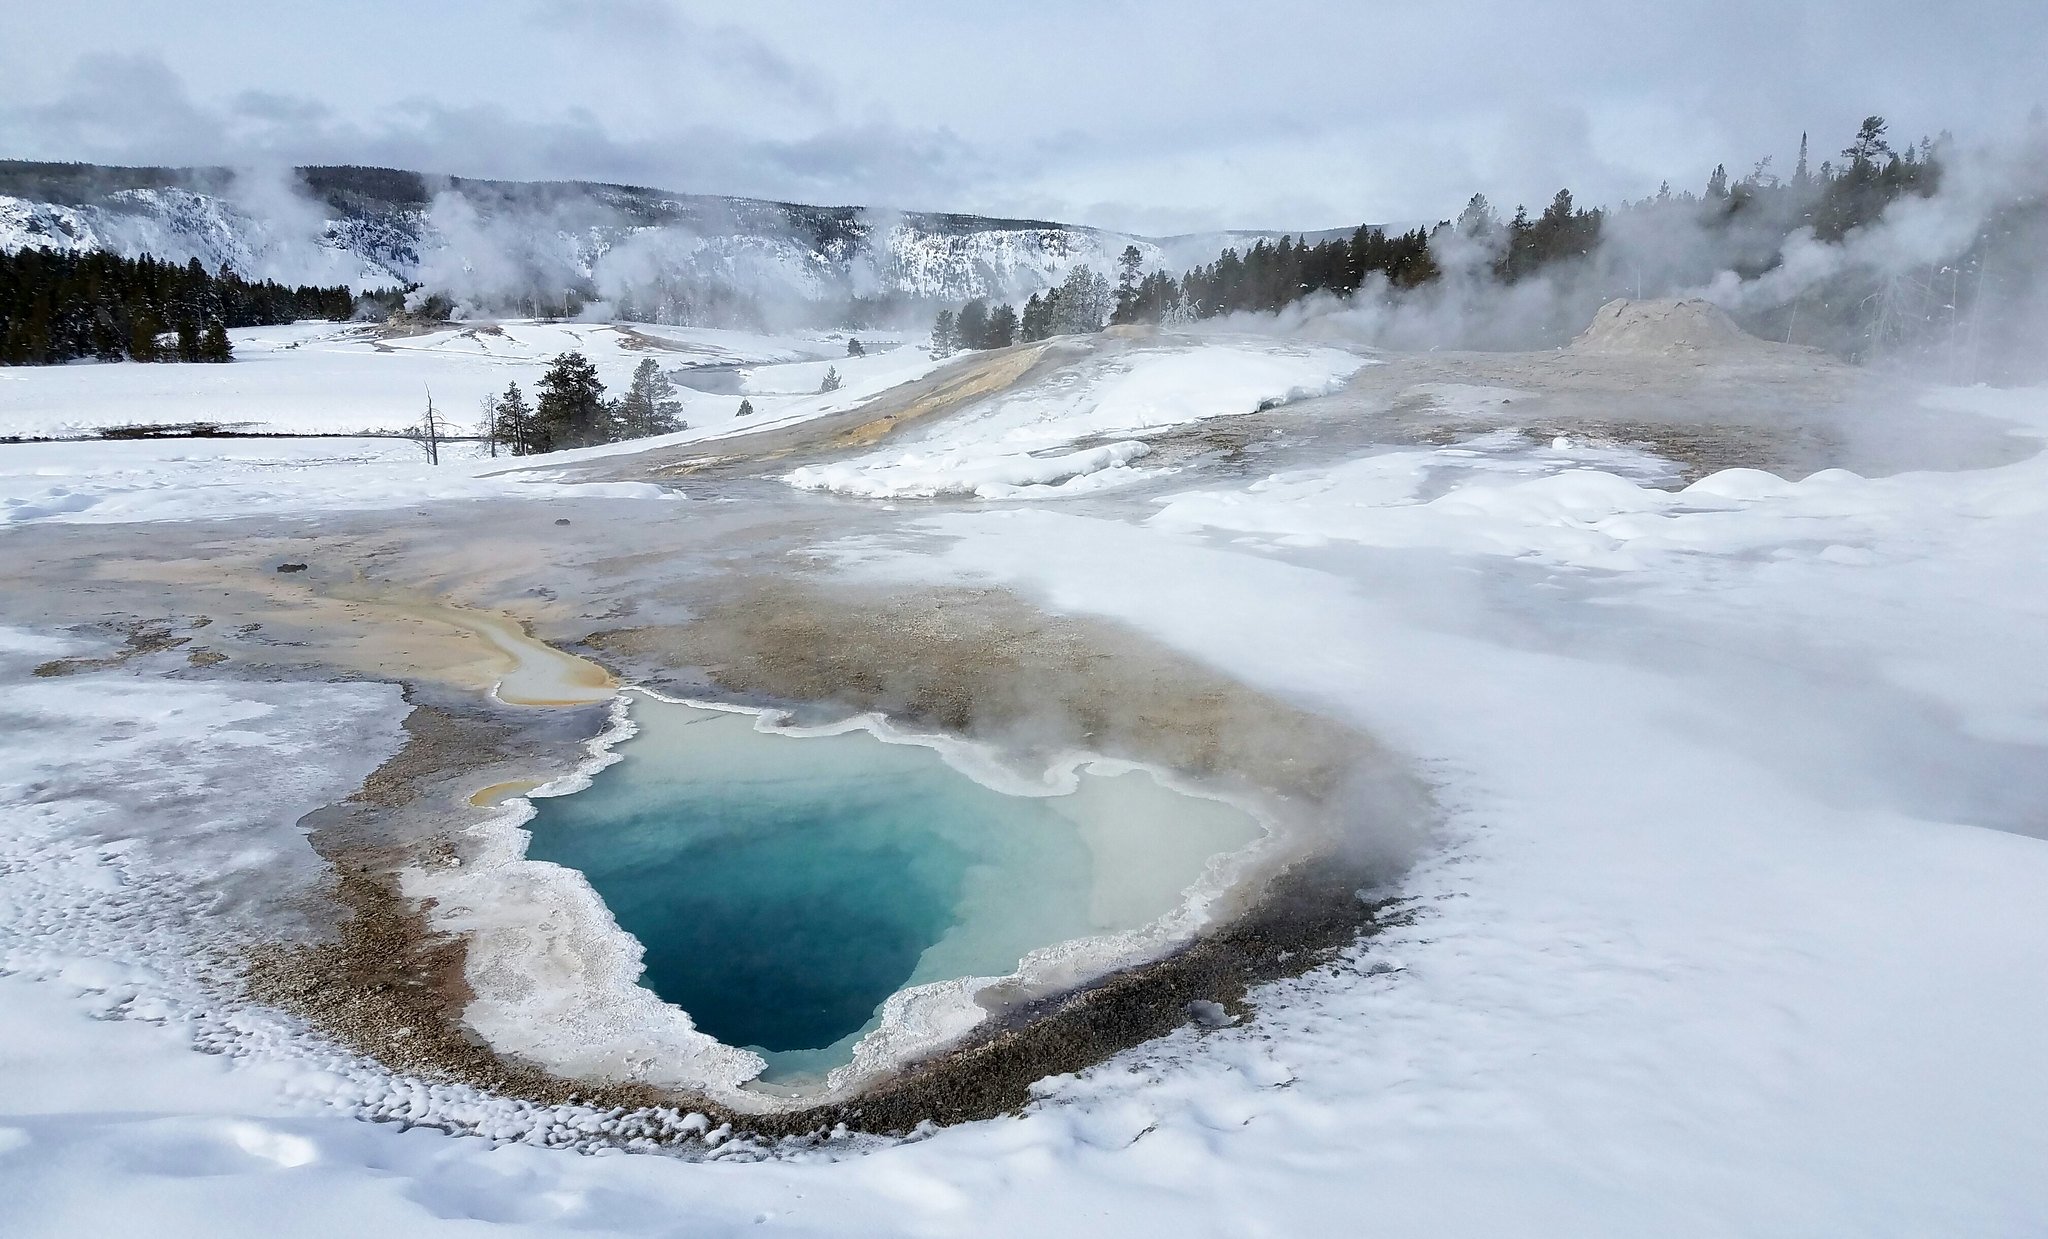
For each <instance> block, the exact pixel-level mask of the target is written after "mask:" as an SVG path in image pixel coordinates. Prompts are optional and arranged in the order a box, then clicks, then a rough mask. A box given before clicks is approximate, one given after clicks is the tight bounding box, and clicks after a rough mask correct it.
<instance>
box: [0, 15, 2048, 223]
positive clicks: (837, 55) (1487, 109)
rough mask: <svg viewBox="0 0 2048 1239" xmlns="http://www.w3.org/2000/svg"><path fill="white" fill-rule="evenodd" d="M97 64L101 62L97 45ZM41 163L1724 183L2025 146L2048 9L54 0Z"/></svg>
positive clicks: (10, 92) (38, 29) (1060, 207)
mask: <svg viewBox="0 0 2048 1239" xmlns="http://www.w3.org/2000/svg"><path fill="white" fill-rule="evenodd" d="M88 27H89V28H91V29H92V30H93V31H94V41H93V46H94V48H95V49H96V50H95V51H94V52H91V53H87V54H84V55H80V56H77V57H76V58H74V59H67V58H66V57H65V56H64V55H63V54H55V55H53V49H54V50H56V51H58V52H59V53H61V52H62V51H63V50H64V49H69V48H71V47H73V46H76V39H77V31H78V30H80V29H84V28H88ZM9 33H10V36H11V37H10V38H9V39H8V40H7V41H6V42H5V43H4V44H0V143H4V144H5V148H6V150H7V151H8V153H10V154H16V155H32V156H36V157H43V158H73V159H102V160H104V159H121V160H126V161H131V162H144V163H159V162H192V161H209V162H225V163H241V162H246V161H247V160H248V159H250V158H254V157H262V158H269V159H277V160H287V161H309V162H323V163H335V162H349V163H373V162H374V163H399V164H408V165H412V166H416V167H420V168H422V169H424V170H430V171H450V172H459V173H463V174H466V175H473V176H513V177H543V178H549V177H556V178H564V177H594V178H599V179H605V180H616V181H642V182H653V183H657V184H661V185H663V186H666V187H670V188H675V189H681V190H691V191H699V192H708V193H734V194H753V195H762V196H768V197H777V198H793V199H813V200H817V199H822V200H827V201H832V202H840V203H863V204H872V205H881V206H894V207H923V208H938V209H953V210H963V211H980V212H984V213H991V214H1004V215H1029V216H1039V217H1052V218H1060V219H1069V220H1078V221H1079V222H1086V223H1095V224H1100V225H1105V226H1110V227H1127V228H1139V229H1144V230H1148V231H1185V230H1197V229H1202V228H1208V227H1219V226H1229V227H1284V228H1319V227H1329V226H1334V225H1339V224H1344V223H1350V222H1357V221H1360V220H1374V221H1406V220H1422V219H1435V218H1440V217H1442V216H1443V215H1445V214H1448V213H1450V212H1453V211H1455V210H1456V209H1457V207H1458V205H1459V204H1460V203H1462V202H1463V200H1464V199H1465V197H1466V196H1468V195H1469V194H1470V193H1472V192H1474V191H1475V190H1476V191H1483V192H1485V193H1486V194H1487V195H1488V196H1489V197H1491V198H1492V199H1494V200H1495V201H1496V202H1499V203H1502V204H1503V205H1504V206H1509V207H1511V206H1512V205H1513V204H1514V203H1516V202H1518V201H1519V202H1528V203H1530V204H1531V205H1532V206H1533V205H1536V204H1539V203H1541V202H1543V201H1545V200H1547V199H1548V198H1549V196H1550V194H1551V193H1553V192H1554V191H1555V190H1556V189H1557V188H1559V187H1560V186H1567V185H1568V186H1570V187H1571V188H1572V189H1573V190H1574V191H1575V192H1576V193H1577V195H1578V196H1579V197H1580V198H1581V199H1582V200H1586V201H1612V200H1614V199H1617V198H1619V197H1623V196H1631V197H1633V196H1640V195H1642V194H1645V193H1649V192H1652V191H1654V189H1655V188H1656V186H1657V184H1658V182H1660V181H1662V180H1664V179H1666V178H1670V179H1671V180H1673V181H1674V182H1675V183H1677V184H1679V185H1681V186H1690V187H1695V188H1696V187H1697V186H1698V185H1699V184H1701V183H1703V182H1704V179H1705V177H1706V174H1707V172H1708V171H1709V170H1710V169H1711V168H1712V167H1713V165H1714V164H1716V163H1727V164H1728V165H1729V166H1730V167H1731V168H1743V169H1746V168H1747V167H1748V166H1749V165H1750V164H1751V163H1753V162H1754V161H1755V160H1756V159H1757V158H1759V157H1761V156H1763V155H1766V154H1774V155H1776V156H1777V157H1778V162H1779V163H1780V164H1784V163H1788V162H1789V161H1790V159H1791V157H1792V154H1793V151H1794V148H1795V147H1796V144H1797V142H1798V136H1799V133H1800V132H1801V131H1803V130H1810V131H1812V132H1813V134H1814V135H1815V140H1816V149H1819V150H1830V149H1833V147H1834V146H1836V145H1838V144H1839V141H1840V140H1842V138H1843V137H1845V136H1846V135H1847V134H1848V133H1849V132H1852V131H1853V129H1854V127H1855V125H1856V122H1857V121H1858V120H1860V119H1861V118H1862V117H1863V116H1864V115H1866V114H1868V113H1871V112H1881V113H1883V114H1885V115H1886V116H1889V117H1890V118H1891V119H1892V120H1893V122H1894V128H1895V131H1897V132H1901V133H1907V134H1912V135H1916V136H1917V135H1918V134H1920V133H1922V132H1932V131H1935V130H1939V129H1942V128H1953V129H1955V130H1956V131H1957V132H1958V133H1959V134H1963V135H1965V136H1971V137H1984V138H1997V137H2000V136H2002V135H2003V134H2006V133H2010V132H2011V131H2012V130H2013V129H2016V128H2017V126H2018V125H2019V124H2020V123H2021V121H2022V119H2023V118H2024V116H2025V115H2026V113H2027V111H2028V110H2029V109H2030V108H2031V107H2032V106H2034V105H2035V104H2037V103H2039V102H2042V101H2043V100H2044V98H2048V93H2044V91H2043V89H2042V87H2041V86H2040V85H2039V84H2038V79H2039V74H2038V70H2037V66H2036V64H2035V61H2036V59H2037V50H2038V49H2039V48H2040V47H2041V46H2043V44H2044V42H2048V8H2044V7H2043V6H2041V5H2039V4H2038V3H2035V2H2032V0H1983V2H1982V3H1976V4H1971V5H1965V6H1946V7H1943V6H1931V5H1927V4H1925V3H1923V2H1921V0H1812V2H1811V3H1806V4H1801V5H1793V6H1788V5H1784V4H1782V3H1765V2H1764V0H1723V2H1722V3H1720V4H1716V5H1643V4H1641V3H1639V2H1632V0H1559V3H1556V4H1549V5H1530V4H1528V3H1526V0H1512V2H1511V0H1445V2H1444V3H1442V4H1436V5H1427V6H1414V5H1410V6H1397V7H1386V6H1350V7H1348V8H1342V7H1340V8H1333V7H1332V6H1330V5H1328V4H1327V3H1322V2H1320V0H1265V3H1263V4H1261V5H1260V6H1259V8H1258V10H1257V12H1256V14H1255V15H1250V16H1248V15H1247V13H1246V11H1245V10H1244V8H1243V7H1242V6H1241V5H1236V4H1229V3H1224V0H1180V2H1179V3H1175V4H1171V5H1169V4H1164V3H1156V4H1140V3H1117V4H1102V3H1099V0H1039V2H1038V3H1035V4H1032V5H1029V6H1017V5H1009V6H995V5H967V4H957V3H940V2H938V0H928V2H918V0H878V2H877V3H874V4H869V5H846V4H843V3H830V4H828V3H824V2H823V0H750V3H748V4H746V5H733V6H709V5H702V4H695V3H683V2H681V0H520V2H518V3H510V2H503V0H497V2H493V0H442V2H440V3H436V4H433V5H407V4H399V3H397V0H353V2H352V3H349V4H345V5H344V4H340V3H336V2H333V0H309V2H307V3H304V4H297V5H291V6H279V5H275V4H259V3H255V2H254V0H218V2H217V3H212V4H208V5H206V6H204V7H200V8H194V7H192V6H186V7H184V8H181V9H178V10H176V11H175V12H173V11H170V10H166V9H164V8H163V7H162V6H159V5H154V4H147V3H143V2H142V0H74V3H71V4H67V5H62V6H57V5H44V6H24V11H23V12H22V13H19V14H10V15H9Z"/></svg>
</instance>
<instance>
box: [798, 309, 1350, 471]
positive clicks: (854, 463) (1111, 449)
mask: <svg viewBox="0 0 2048 1239" xmlns="http://www.w3.org/2000/svg"><path fill="white" fill-rule="evenodd" d="M1366 364H1367V363H1366V361H1365V359H1364V358H1362V357H1358V356H1356V355H1354V354H1351V353H1346V352H1343V351H1341V350H1338V349H1331V348H1304V347H1301V346H1297V345H1290V344H1280V343H1276V342H1272V341H1250V340H1247V341H1236V342H1231V343H1201V344H1197V345H1193V346H1185V345H1183V346H1178V347H1169V348H1151V349H1143V350H1136V351H1133V352H1130V353H1125V354H1118V355H1116V356H1113V357H1111V358H1110V359H1108V360H1106V361H1091V362H1089V363H1086V364H1084V365H1082V366H1079V367H1076V368H1073V369H1070V370H1068V371H1064V372H1062V373H1060V374H1057V375H1054V376H1052V377H1051V378H1049V379H1047V380H1045V381H1043V382H1039V383H1035V384H1032V385H1030V386H1027V387H1021V388H1018V389H1015V390H1012V391H1008V392H1005V393H1003V394H1001V395H999V396H997V397H995V398H993V399H991V400H988V401H985V402H983V403H981V404H979V405H976V406H974V407H972V408H969V409H967V410H965V411H963V412H961V413H959V414H956V415H955V416H953V417H950V418H948V419H947V420H946V421H945V422H943V423H940V424H939V425H937V426H936V427H934V428H933V429H932V430H931V431H929V432H928V433H927V434H925V435H924V436H923V437H922V438H919V439H917V440H915V441H913V442H911V443H909V444H907V445H905V447H903V448H902V449H899V450H894V451H882V452H875V453H870V454H868V455H865V456H857V457H854V458H852V459H850V460H844V461H837V462H833V463H831V464H824V465H807V466H804V467H802V468H799V469H797V470H795V471H794V472H792V473H790V474H788V475H787V476H786V477H785V479H784V480H785V481H787V482H788V483H789V484H790V485H792V486H795V487H797V488H798V489H800V490H824V491H833V492H837V493H839V494H843V495H853V496H857V497H860V498H866V499H899V498H901V499H925V498H936V497H940V496H971V497H974V498H979V499H1014V498H1026V497H1033V496H1037V497H1045V498H1050V497H1054V496H1057V495H1071V494H1075V493H1078V492H1080V491H1083V490H1094V489H1098V488H1100V487H1103V486H1108V485H1114V484H1116V483H1118V482H1122V481H1128V480H1132V479H1135V478H1138V477H1140V476H1144V474H1145V471H1143V470H1139V469H1132V468H1130V467H1129V466H1130V464H1131V462H1132V461H1134V460H1139V459H1141V458H1143V457H1145V456H1147V455H1149V454H1150V452H1151V448H1150V447H1149V446H1148V445H1147V444H1145V443H1144V442H1142V441H1140V440H1139V439H1138V438H1137V437H1136V436H1141V435H1144V434H1147V433H1155V432H1158V431H1161V430H1167V429H1171V428H1173V427H1176V426H1182V425H1186V424H1187V423H1189V422H1196V421H1201V420H1204V419H1206V418H1211V417H1227V416H1230V415H1232V414H1241V413H1250V412H1253V411H1254V410H1257V409H1260V408H1266V407H1270V406H1272V405H1274V404H1282V403H1287V402H1290V401H1294V400H1301V399H1307V398H1310V397H1314V396H1322V395H1327V394H1329V393H1331V392H1334V391H1337V390H1338V389H1340V388H1342V387H1343V386H1344V384H1345V383H1346V382H1347V381H1348V380H1349V379H1350V378H1351V376H1352V375H1353V374H1356V373H1357V372H1358V370H1359V369H1360V367H1362V366H1364V365H1366ZM1103 440H1109V441H1108V442H1103Z"/></svg>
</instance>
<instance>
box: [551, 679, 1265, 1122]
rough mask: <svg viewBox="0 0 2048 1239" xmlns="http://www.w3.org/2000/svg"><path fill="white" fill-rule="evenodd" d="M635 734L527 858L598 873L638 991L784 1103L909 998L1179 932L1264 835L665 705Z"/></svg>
mask: <svg viewBox="0 0 2048 1239" xmlns="http://www.w3.org/2000/svg"><path fill="white" fill-rule="evenodd" d="M633 718H634V721H635V723H636V725H637V728H638V730H637V734H635V735H634V736H633V737H632V738H631V739H629V740H627V741H625V742H624V743H622V744H621V745H620V746H619V747H618V749H617V752H618V754H619V756H620V760H619V761H618V762H617V763H616V764H615V765H613V766H611V767H609V768H608V769H606V770H604V771H602V772H601V773H599V774H598V775H597V776H596V777H595V778H594V779H593V781H592V782H591V785H590V786H589V787H588V788H587V789H585V790H583V791H580V792H577V793H575V794H573V795H566V796H556V797H551V798H544V799H540V800H538V801H536V802H535V803H536V808H537V815H536V816H535V817H534V819H533V820H532V821H531V822H529V823H528V829H529V830H530V832H531V840H530V842H529V844H528V847H527V858H528V859H529V860H533V861H549V862H553V863H555V864H559V865H562V866H566V867H568V868H572V869H575V870H578V871H580V872H581V874H582V875H583V876H584V878H586V879H587V880H588V882H589V884H590V886H591V887H592V888H593V889H594V890H595V891H596V893H597V894H598V896H600V897H601V898H602V899H603V901H604V904H605V906H606V908H607V909H609V911H610V913H611V915H612V917H613V918H615V919H616V921H617V923H618V926H619V928H621V929H623V930H624V931H625V932H627V933H629V934H631V935H632V936H633V937H634V938H636V939H638V941H639V943H640V945H641V946H642V947H643V948H644V952H645V953H644V956H643V957H642V963H643V965H644V971H643V972H642V973H641V975H640V977H639V981H640V984H641V985H642V986H644V987H645V988H646V989H648V990H650V991H652V992H653V993H654V994H655V995H657V996H658V997H659V998H660V999H662V1000H663V1001H665V1002H667V1003H671V1004H673V1005H674V1006H676V1007H680V1008H681V1009H682V1010H683V1011H685V1012H687V1013H688V1014H689V1016H690V1019H691V1020H692V1022H693V1023H694V1024H695V1026H696V1028H697V1030H698V1031H699V1032H701V1033H704V1034H708V1035H709V1036H712V1037H715V1038H717V1039H718V1040H719V1041H721V1042H723V1043H725V1044H726V1045H729V1046H738V1047H743V1048H746V1049H750V1050H752V1051H753V1052H754V1053H756V1054H759V1055H760V1056H761V1058H762V1059H763V1060H765V1062H766V1065H767V1066H766V1071H765V1072H764V1073H763V1074H762V1075H761V1077H760V1081H759V1082H760V1083H762V1084H767V1085H771V1086H781V1087H785V1088H789V1087H800V1086H802V1085H804V1084H806V1083H812V1082H816V1081H818V1080H820V1079H822V1078H823V1077H824V1076H825V1075H826V1074H827V1073H828V1072H830V1071H832V1069H834V1068H838V1067H842V1066H844V1065H846V1064H848V1063H849V1062H851V1061H853V1059H854V1058H855V1056H856V1054H855V1048H856V1046H857V1045H858V1044H859V1043H860V1042H861V1041H862V1039H863V1038H864V1037H868V1036H869V1035H870V1034H873V1033H875V1032H876V1030H877V1029H878V1028H879V1027H881V1025H882V1024H883V1023H884V1022H885V1014H886V1012H885V1004H887V1003H888V1001H889V1000H890V999H891V998H892V996H897V995H900V994H901V993H902V992H903V991H905V990H907V989H911V988H913V987H920V986H923V987H932V986H944V985H945V984H947V983H958V982H960V981H962V980H963V979H966V978H991V977H1000V976H1005V975H1008V974H1012V973H1015V972H1017V971H1018V970H1019V966H1020V963H1022V962H1023V961H1025V958H1026V957H1027V956H1029V955H1031V954H1032V953H1033V952H1041V953H1042V952H1044V951H1045V950H1046V949H1047V948H1057V947H1058V946H1059V944H1062V943H1068V942H1072V941H1074V940H1079V939H1100V938H1103V937H1105V936H1115V935H1128V934H1131V933H1133V932H1134V931H1139V930H1142V929H1144V928H1145V927H1147V926H1150V925H1153V924H1154V923H1155V922H1160V921H1162V919H1165V918H1171V917H1173V916H1175V914H1177V913H1184V904H1185V901H1186V899H1187V895H1188V892H1189V889H1190V888H1191V887H1195V886H1196V885H1197V884H1199V883H1201V882H1202V881H1203V880H1204V878H1205V875H1209V874H1210V873H1211V867H1212V862H1214V861H1216V859H1217V858H1219V857H1223V856H1227V855H1229V854H1231V853H1237V852H1241V851H1242V850H1243V849H1245V848H1247V847H1248V846H1249V845H1251V844H1252V843H1254V842H1255V841H1257V840H1258V839H1260V838H1261V837H1262V835H1263V830H1262V828H1261V826H1260V824H1259V822H1258V821H1257V819H1255V818H1254V817H1253V816H1252V815H1251V814H1250V813H1248V812H1246V811H1244V810H1243V809H1241V808H1239V807H1237V806H1235V805H1232V804H1228V803H1225V802H1222V801H1219V800H1214V799H1208V798H1204V797H1198V796H1193V795H1188V794H1184V793H1182V792H1180V791H1176V790H1174V789H1171V788H1169V787H1167V786H1165V785H1163V784H1162V783H1161V782H1160V781H1159V780H1158V779H1157V778H1155V777H1154V776H1153V775H1152V774H1151V773H1149V772H1146V771H1143V770H1138V769H1135V768H1129V767H1119V766H1117V765H1116V764H1114V763H1097V764H1095V765H1093V766H1086V767H1083V768H1082V769H1081V770H1080V771H1078V772H1076V774H1075V776H1074V777H1072V778H1068V779H1064V780H1056V781H1054V782H1053V783H1051V784H1047V785H1043V786H1035V787H1034V786H1030V785H1028V784H1023V783H1022V782H1021V781H1019V782H1018V785H1017V786H1014V787H1011V786H1009V782H1010V781H1009V780H1004V781H1003V782H1004V783H1005V790H1000V791H999V790H996V789H995V788H994V787H991V786H988V785H987V784H986V783H984V782H979V781H976V779H974V778H970V777H968V776H967V775H966V774H964V773H962V771H961V769H959V768H956V765H955V764H952V763H949V762H948V761H947V760H946V758H945V757H944V756H942V755H941V753H940V752H939V751H937V750H935V749H934V748H933V747H930V746H928V745H924V744H912V743H887V742H885V741H884V740H883V739H881V738H879V737H878V736H877V735H875V734H873V733H871V732H869V731H866V730H848V731H843V732H840V733H838V734H827V735H818V734H805V733H792V732H786V731H774V730H763V729H762V728H761V727H760V726H759V725H757V717H756V716H755V715H752V714H741V713H733V712H727V711H719V710H711V709H704V708H699V707H695V706H690V705H684V704H680V703H672V702H665V701H659V700H654V699H646V698H642V699H638V700H636V701H635V703H634V706H633ZM991 781H996V780H991ZM1013 793H1024V794H1013ZM898 1001H899V1003H900V1002H901V1001H902V1000H901V999H900V998H899V999H898Z"/></svg>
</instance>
